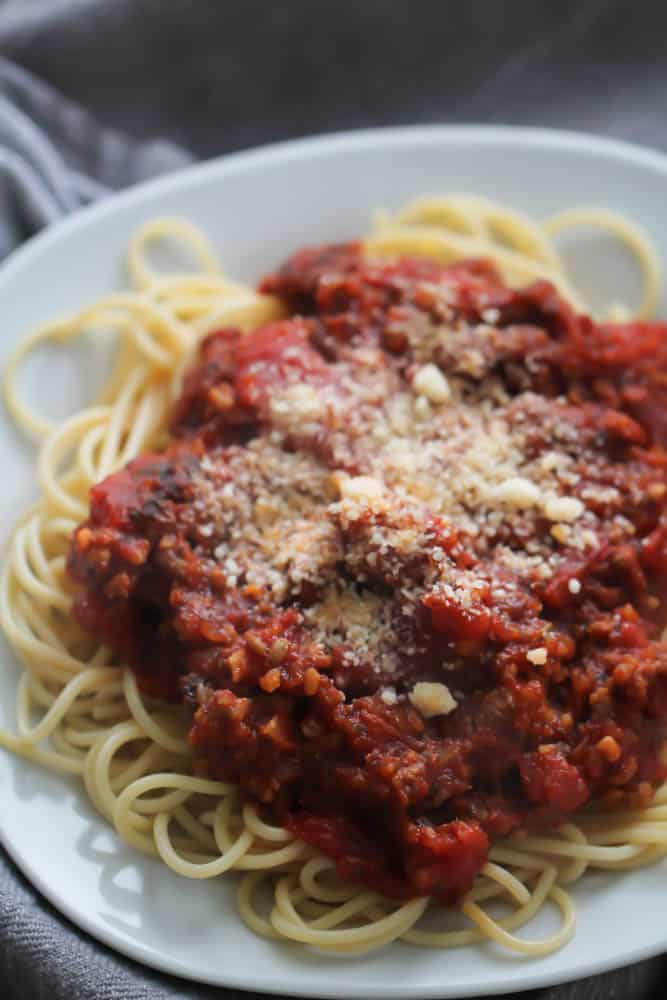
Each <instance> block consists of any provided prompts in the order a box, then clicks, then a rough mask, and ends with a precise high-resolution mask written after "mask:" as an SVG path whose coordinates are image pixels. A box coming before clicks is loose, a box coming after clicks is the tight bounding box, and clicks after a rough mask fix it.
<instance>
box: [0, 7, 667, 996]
mask: <svg viewBox="0 0 667 1000" xmlns="http://www.w3.org/2000/svg"><path fill="white" fill-rule="evenodd" d="M666 38H667V4H665V3H663V2H661V0H602V2H596V0H558V2H549V0H543V2H539V0H538V2H536V0H508V2H507V3H499V2H497V0H466V2H465V3H463V4H461V3H456V4H455V3H451V2H447V0H411V2H410V3H409V4H408V3H404V2H401V0H385V2H382V0H356V2H346V0H318V2H317V3H314V2H313V0H283V2H282V3H280V4H268V3H265V2H263V0H242V2H240V3H233V2H227V3H220V2H219V0H200V2H199V3H198V4H192V3H191V2H189V0H30V2H28V0H20V2H19V0H12V2H10V3H6V4H5V5H4V6H0V53H2V55H4V56H6V57H8V58H11V59H14V60H15V61H17V62H18V63H19V64H21V65H23V66H25V67H26V68H28V69H30V70H32V71H33V72H34V73H35V74H37V75H39V76H40V77H42V78H43V79H44V80H46V81H48V82H49V83H51V84H52V85H53V86H55V87H57V88H58V89H60V90H61V91H62V92H63V93H64V94H65V95H66V96H67V97H69V98H70V99H72V100H74V101H77V102H79V103H81V104H83V105H85V106H86V107H88V108H89V109H91V110H92V111H93V112H94V113H95V114H96V115H97V116H99V118H100V119H101V120H103V121H105V122H107V123H108V124H109V125H113V126H115V127H116V128H119V129H121V130H124V131H125V132H127V133H129V134H131V135H133V136H135V137H138V138H146V137H149V136H155V135H160V136H164V137H167V138H169V139H171V140H172V141H173V142H175V143H178V144H179V145H180V146H182V147H183V148H184V149H185V150H187V151H189V152H190V153H191V154H192V156H193V157H195V158H202V157H208V156H214V155H219V154H221V153H225V152H228V151H230V150H234V149H239V148H242V147H247V146H251V145H255V144H258V143H264V142H270V141H273V140H276V139H284V138H289V137H292V136H297V135H304V134H308V133H317V132H324V131H331V130H337V129H345V128H356V127H365V126H371V125H385V124H407V123H424V122H486V123H503V124H505V123H515V124H524V125H541V126H554V127H561V128H573V129H581V130H586V131H590V132H596V133H600V134H605V135H612V136H615V137H617V138H624V139H629V140H633V141H636V142H641V143H644V144H646V145H650V146H653V147H656V148H659V149H667V118H666V117H665V98H666V96H667V95H666V90H667V60H666V59H665V54H666V52H665V48H666V46H667V42H665V39H666ZM94 167H95V165H94V164H91V171H94ZM9 891H11V892H13V893H14V894H15V897H16V905H15V912H14V918H15V919H16V921H17V922H21V925H22V934H21V940H22V942H23V943H22V948H21V950H20V951H18V950H16V949H11V950H10V949H9V948H6V947H5V948H3V940H5V941H6V940H8V939H9V930H10V929H9V928H8V927H5V928H4V933H3V928H0V984H1V985H2V986H3V988H4V992H3V991H2V990H0V993H1V994H2V995H3V996H4V997H6V998H7V1000H27V998H30V1000H33V998H34V1000H40V998H49V1000H51V998H52V997H60V996H61V995H63V996H65V995H67V993H65V992H62V990H61V988H59V989H58V990H57V991H56V990H55V989H54V987H53V984H54V982H55V981H57V982H58V983H59V984H63V983H67V984H68V993H69V996H71V997H76V998H77V1000H84V998H85V1000H87V998H93V997H94V998H100V997H102V998H107V997H108V998H112V997H114V998H115V997H122V998H123V1000H134V998H137V1000H138V998H142V1000H149V998H150V1000H152V998H158V997H159V998H165V1000H166V998H168V997H169V998H172V997H192V998H209V997H211V998H212V997H214V996H215V997H218V998H219V997H221V996H223V995H225V994H224V991H221V990H212V989H206V988H204V987H199V986H195V985H192V984H187V983H182V982H179V981H177V980H174V979H170V978H168V977H165V976H162V975H160V974H158V973H154V972H151V971H150V970H141V969H139V967H138V966H136V965H134V963H132V962H130V961H127V960H125V959H122V958H120V957H118V956H115V955H114V954H113V953H111V952H110V951H108V950H107V949H105V948H103V947H102V946H100V945H97V944H96V943H95V942H93V941H92V940H91V939H89V938H87V937H86V936H84V935H82V934H80V932H79V931H77V930H76V928H74V927H72V926H71V925H70V924H69V923H68V922H67V921H66V920H64V919H63V918H61V917H60V916H59V914H57V913H56V911H54V910H53V909H52V908H51V907H50V906H49V905H48V904H46V903H44V901H43V900H42V899H41V898H40V897H39V895H38V894H37V893H36V892H35V891H34V890H33V889H32V888H31V887H30V886H29V885H28V884H27V883H26V882H25V880H23V879H22V877H21V876H20V875H19V874H18V873H17V872H16V870H15V869H14V868H13V866H12V865H11V863H10V862H9V861H8V859H7V858H6V856H2V855H0V893H3V892H9ZM54 941H57V946H54ZM666 984H667V959H653V960H650V961H646V962H642V963H640V964H638V965H634V966H631V967H629V968H627V969H622V970H619V971H617V972H613V973H609V974H607V975H603V976H598V977H595V978H592V979H589V980H585V981H582V982H579V983H573V984H569V985H565V986H561V987H554V988H552V989H548V990H541V991H537V992H534V993H531V994H526V996H527V997H531V998H536V997H538V996H539V997H540V998H541V1000H597V998H599V1000H603V998H604V1000H612V998H618V1000H653V998H656V1000H658V998H659V997H662V996H663V993H664V988H665V985H666ZM239 995H240V994H239ZM245 995H248V994H245Z"/></svg>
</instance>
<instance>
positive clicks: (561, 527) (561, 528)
mask: <svg viewBox="0 0 667 1000" xmlns="http://www.w3.org/2000/svg"><path fill="white" fill-rule="evenodd" d="M551 536H552V538H555V539H556V541H557V542H560V543H561V545H566V544H567V541H568V539H569V537H570V529H569V528H568V526H567V525H566V524H554V526H553V528H552V529H551Z"/></svg>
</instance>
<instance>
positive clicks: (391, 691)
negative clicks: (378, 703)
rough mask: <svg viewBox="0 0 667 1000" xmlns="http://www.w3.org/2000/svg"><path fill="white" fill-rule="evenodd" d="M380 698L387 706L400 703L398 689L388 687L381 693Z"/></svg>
mask: <svg viewBox="0 0 667 1000" xmlns="http://www.w3.org/2000/svg"><path fill="white" fill-rule="evenodd" d="M380 698H381V699H382V701H383V702H384V703H385V705H395V704H396V702H397V701H398V695H397V694H396V688H393V687H386V688H383V690H382V691H381V692H380Z"/></svg>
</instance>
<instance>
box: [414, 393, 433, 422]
mask: <svg viewBox="0 0 667 1000" xmlns="http://www.w3.org/2000/svg"><path fill="white" fill-rule="evenodd" d="M415 416H416V417H417V419H418V420H428V418H429V417H430V416H431V404H430V403H429V401H428V399H427V398H426V396H417V398H416V400H415Z"/></svg>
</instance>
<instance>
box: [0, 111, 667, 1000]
mask: <svg viewBox="0 0 667 1000" xmlns="http://www.w3.org/2000/svg"><path fill="white" fill-rule="evenodd" d="M457 141H464V142H469V143H471V144H475V145H480V146H484V145H497V144H506V145H510V146H514V147H520V146H524V145H526V144H528V145H530V146H534V147H535V148H538V149H539V148H542V149H547V150H548V149H558V150H560V151H563V150H565V151H572V152H575V153H577V154H579V155H582V154H583V155H589V156H600V155H601V156H605V157H607V158H611V159H614V160H617V161H625V162H629V163H632V164H634V165H637V166H641V167H644V168H648V169H650V170H653V171H656V172H658V173H660V174H662V175H664V177H665V179H666V180H667V153H663V152H661V151H659V150H656V149H651V148H649V147H646V146H642V145H639V144H637V143H633V142H627V141H625V140H620V139H613V138H609V137H606V136H601V135H595V134H591V133H587V132H582V131H574V130H567V129H558V128H541V127H532V126H520V125H479V124H462V125H443V124H433V125H400V126H389V127H381V128H364V129H352V130H346V131H340V132H331V133H321V134H318V135H309V136H306V137H302V138H295V139H287V140H284V141H280V142H268V143H265V144H262V145H259V146H254V147H252V148H250V149H242V150H238V151H235V152H232V153H227V154H223V155H221V156H217V157H214V158H212V159H208V160H205V161H203V162H201V163H194V164H192V165H189V166H187V167H184V168H181V169H178V170H175V171H173V172H171V173H167V174H164V175H161V176H159V177H157V178H152V179H149V180H146V181H142V182H140V183H138V184H135V185H133V186H131V187H130V188H128V189H126V190H123V191H118V192H112V193H110V194H109V195H108V196H106V197H104V198H103V199H102V200H101V201H99V202H94V203H92V204H90V205H87V206H85V207H84V208H81V209H79V210H77V211H75V212H74V213H72V214H71V215H69V216H66V217H65V218H63V219H60V220H58V221H56V222H55V223H54V224H52V225H50V226H48V227H47V228H46V229H44V230H42V231H41V232H39V233H37V234H36V235H34V236H32V237H31V238H30V239H28V240H27V241H26V242H25V243H23V244H22V245H21V246H20V247H18V248H17V249H16V250H14V251H13V252H12V253H11V254H10V255H9V256H8V257H7V258H6V259H5V260H4V261H3V262H2V264H0V295H2V294H3V293H5V292H6V291H7V289H8V288H9V287H10V286H11V282H12V280H13V276H14V274H15V273H16V272H17V271H20V269H21V268H24V267H26V266H28V267H29V266H30V262H31V259H32V258H33V257H35V256H37V255H38V254H39V253H40V252H41V251H48V250H49V248H50V247H51V246H52V245H53V244H57V243H58V242H59V241H60V240H61V239H63V238H66V237H67V236H68V234H70V233H73V232H76V231H77V230H78V229H82V228H85V227H86V226H87V225H88V224H89V223H90V222H95V221H97V222H100V223H101V222H103V221H104V220H105V219H106V218H107V217H109V216H111V215H113V214H114V213H115V212H116V211H120V210H122V209H123V208H126V207H131V206H132V205H134V204H141V202H142V201H143V200H144V199H145V198H146V197H149V198H151V197H159V196H160V194H161V193H162V192H169V193H171V192H178V191H182V190H185V189H187V188H188V187H190V186H191V185H195V186H196V185H197V184H198V182H199V181H204V182H206V179H207V178H208V177H209V176H216V175H219V174H222V175H224V174H227V173H236V172H242V171H245V170H253V169H254V168H255V167H257V166H258V165H261V166H262V167H265V166H266V165H267V161H268V166H269V167H270V165H271V162H272V161H274V162H281V161H283V162H285V161H286V162H289V161H290V160H292V161H298V160H300V159H308V158H310V157H312V156H313V154H317V155H321V154H326V153H327V152H331V153H335V152H336V151H339V150H343V149H346V148H347V149H349V148H350V147H354V148H355V149H359V150H363V149H365V148H372V147H373V146H374V145H376V144H378V143H380V144H383V145H384V144H390V145H391V144H395V145H397V146H399V147H400V146H405V147H415V146H420V145H421V146H431V145H437V144H439V143H444V144H447V143H448V142H450V143H451V142H454V143H455V142H457ZM4 419H6V420H7V419H8V417H7V416H6V415H5V417H4ZM23 763H24V764H25V766H27V767H29V768H34V767H36V766H37V765H35V764H34V763H32V762H30V761H24V762H23ZM63 777H64V780H65V782H66V783H67V784H70V785H71V784H72V783H71V782H70V781H68V779H67V778H66V777H65V776H63ZM0 843H1V844H2V846H3V847H4V849H5V850H6V851H7V854H8V855H9V857H10V858H11V860H12V861H13V862H14V864H15V865H16V866H17V868H18V869H19V871H20V872H21V874H22V875H23V877H25V878H26V880H27V881H28V882H29V883H30V885H32V886H33V887H34V888H35V889H37V891H38V892H39V893H40V894H41V895H42V896H43V897H44V898H45V900H46V901H47V902H48V903H49V904H51V905H52V906H53V907H54V908H55V910H56V911H57V912H58V913H59V914H61V915H62V916H64V917H65V918H66V919H67V920H68V921H70V922H71V923H72V924H74V926H75V927H76V928H77V929H80V930H83V931H84V932H85V933H86V934H88V935H90V937H92V938H93V940H94V941H95V942H97V943H100V944H102V946H104V947H109V948H110V949H112V950H113V951H115V952H117V953H118V954H120V955H122V956H124V957H127V958H130V959H132V960H134V961H137V962H139V963H141V964H142V965H145V966H148V967H150V968H152V969H155V970H157V971H160V972H166V973H168V974H170V975H174V976H177V977H180V978H181V979H184V980H186V981H190V982H200V983H205V984H209V985H213V986H218V987H220V986H222V987H225V988H229V989H240V990H244V991H259V992H262V993H273V994H276V995H280V996H284V995H288V996H304V997H322V998H340V997H345V998H347V997H350V998H352V997H355V998H357V997H369V998H374V1000H376V998H377V1000H380V998H387V1000H399V998H403V997H405V996H406V987H405V985H404V984H400V985H393V984H392V983H391V982H388V983H386V984H385V985H382V986H381V985H379V984H378V985H376V984H371V983H366V984H365V985H364V986H363V987H361V988H358V987H355V986H354V985H352V984H350V985H348V984H346V983H338V984H336V985H332V986H331V987H326V986H324V985H323V986H322V987H318V986H314V985H311V984H308V985H301V984H295V983H294V982H292V981H291V980H288V979H286V978H284V976H283V977H281V978H277V979H271V972H270V970H268V973H267V974H266V975H265V976H264V977H263V978H262V979H260V980H253V979H252V971H251V970H249V974H248V975H247V976H244V977H241V976H240V975H239V974H234V973H232V974H228V973H226V974H225V976H224V978H216V979H213V978H211V976H210V975H209V976H207V975H206V974H202V975H198V974H197V972H196V971H193V969H192V967H190V966H186V965H185V964H184V963H183V962H181V961H180V960H179V959H176V958H172V957H171V956H170V955H169V952H168V951H165V952H162V953H159V954H157V953H155V952H154V951H153V950H152V949H151V948H150V947H149V946H147V945H144V944H142V943H141V942H138V941H133V940H131V939H129V938H125V937H124V936H122V935H120V936H118V935H117V934H116V933H115V932H114V931H112V930H107V928H106V926H105V925H104V924H99V923H96V922H95V920H94V917H89V916H88V914H87V913H85V912H82V911H80V910H78V909H77V907H76V906H75V905H70V902H69V900H68V899H67V898H64V897H62V896H61V895H60V894H59V893H58V892H57V891H52V890H51V889H50V887H49V883H48V882H47V881H46V880H45V879H44V878H42V876H41V875H40V874H39V871H36V870H34V869H33V868H32V865H31V861H30V858H27V857H25V856H24V855H23V853H22V851H21V848H20V845H17V844H16V843H15V842H14V841H13V840H11V841H10V840H9V838H8V837H7V836H6V835H5V832H4V824H3V822H2V819H1V817H0ZM665 951H667V931H666V932H665V935H664V938H663V940H662V942H657V943H656V942H652V943H649V944H647V945H645V946H640V947H636V948H634V949H633V950H632V951H631V952H630V953H622V954H620V955H618V954H617V955H615V956H610V957H609V959H608V960H600V959H591V960H590V961H588V962H586V961H584V962H583V963H578V964H577V966H576V969H574V970H570V971H568V970H567V969H563V970H562V971H561V972H557V973H555V974H553V973H551V974H550V973H549V972H547V973H544V972H542V973H540V971H539V964H538V963H537V962H536V963H535V970H534V971H533V970H531V971H530V972H529V973H528V974H527V975H526V976H525V978H524V979H522V981H521V982H520V983H518V984H514V983H509V984H508V983H507V982H505V981H503V980H502V977H501V978H500V979H499V981H498V982H497V983H494V984H491V985H490V984H489V983H487V982H482V981H480V982H476V981H474V980H469V981H468V982H467V983H465V984H462V985H461V987H459V988H458V990H457V995H458V996H460V997H474V996H482V995H495V994H501V993H505V992H507V988H508V986H509V988H510V990H511V991H512V992H516V993H519V992H523V991H525V990H531V989H536V988H543V987H549V986H553V985H556V984H564V983H568V982H572V981H574V980H579V979H584V978H586V977H588V976H592V975H597V974H601V973H603V972H611V971H613V970H616V969H618V968H620V967H622V966H625V965H628V964H631V963H635V962H639V961H642V960H643V959H647V958H650V957H653V956H656V955H659V954H661V953H663V952H665ZM500 975H501V974H500ZM417 995H418V996H420V997H424V998H437V997H439V996H441V995H442V986H437V985H435V984H434V985H429V986H421V987H419V993H418V994H417Z"/></svg>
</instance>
